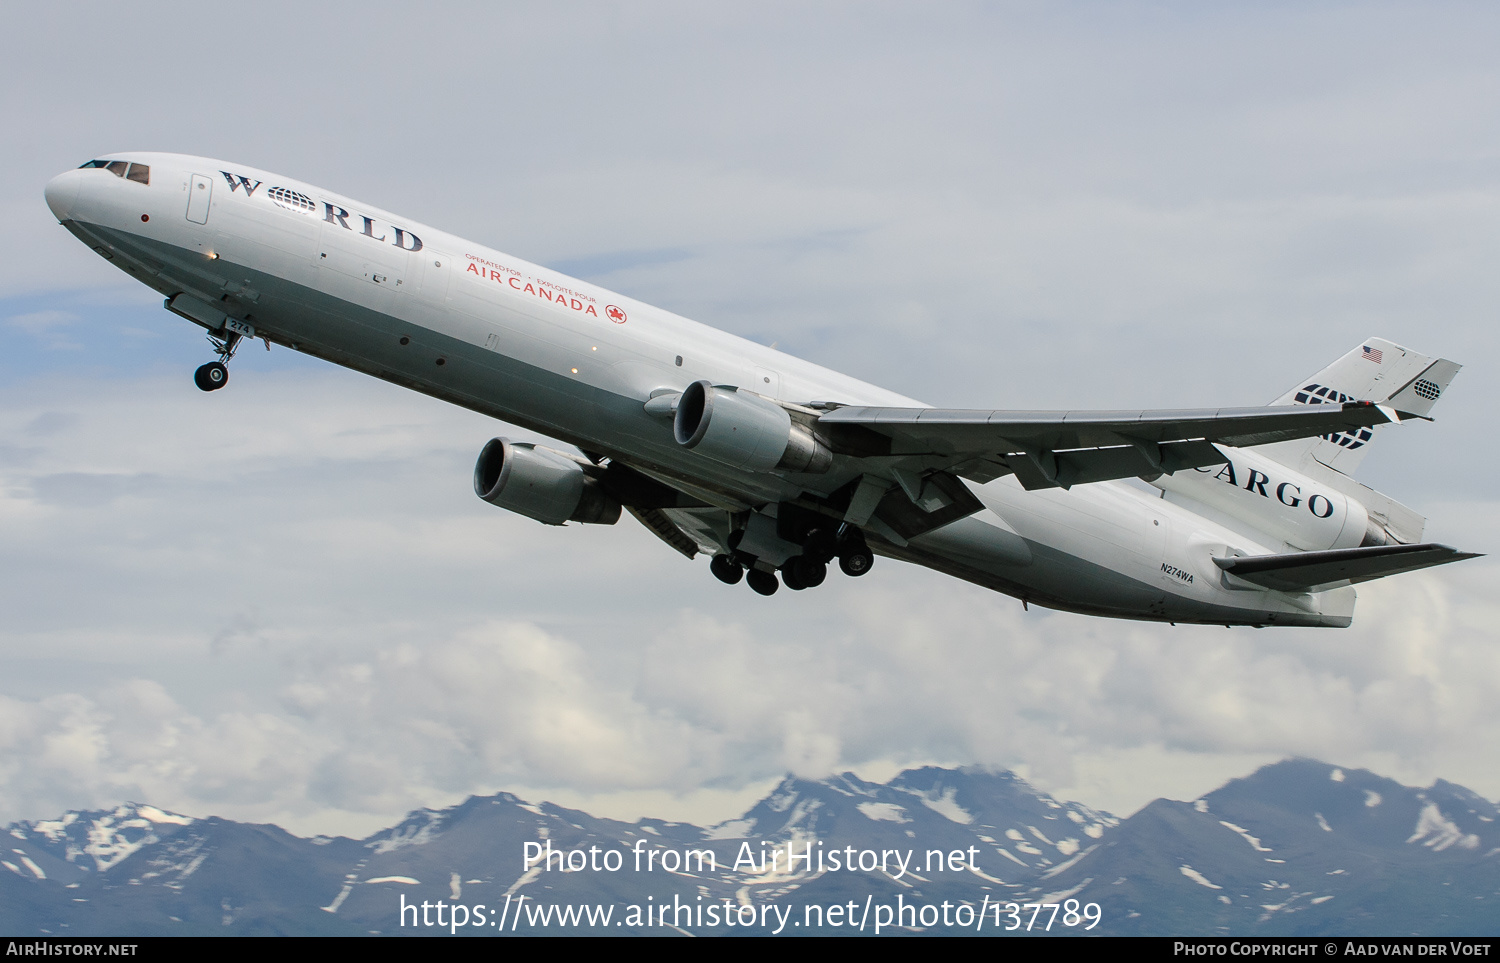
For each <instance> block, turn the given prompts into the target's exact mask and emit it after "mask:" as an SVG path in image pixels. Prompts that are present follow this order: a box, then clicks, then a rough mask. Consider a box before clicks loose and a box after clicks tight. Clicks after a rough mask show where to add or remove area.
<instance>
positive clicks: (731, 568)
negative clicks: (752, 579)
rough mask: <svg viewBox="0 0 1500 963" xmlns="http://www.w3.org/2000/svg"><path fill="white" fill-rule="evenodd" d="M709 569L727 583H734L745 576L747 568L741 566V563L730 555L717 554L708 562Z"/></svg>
mask: <svg viewBox="0 0 1500 963" xmlns="http://www.w3.org/2000/svg"><path fill="white" fill-rule="evenodd" d="M708 570H709V571H710V572H713V573H714V578H716V579H718V580H719V581H721V582H723V583H724V584H725V585H733V584H734V583H736V582H738V581H739V580H740V579H742V578H744V577H745V570H744V569H743V568H740V563H739V562H736V561H735V560H734V559H732V558H730V557H729V556H728V555H715V556H714V557H713V560H712V561H710V562H709V563H708Z"/></svg>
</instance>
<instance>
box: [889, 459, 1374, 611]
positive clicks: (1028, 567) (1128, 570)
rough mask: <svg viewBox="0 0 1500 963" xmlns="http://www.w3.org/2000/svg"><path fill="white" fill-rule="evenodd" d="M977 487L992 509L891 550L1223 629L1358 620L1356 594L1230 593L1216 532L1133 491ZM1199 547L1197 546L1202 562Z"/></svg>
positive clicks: (1084, 603)
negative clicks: (1212, 539)
mask: <svg viewBox="0 0 1500 963" xmlns="http://www.w3.org/2000/svg"><path fill="white" fill-rule="evenodd" d="M976 494H978V495H979V497H980V499H981V501H983V502H984V503H985V506H986V509H987V511H986V512H984V513H981V514H980V515H977V516H973V517H970V518H968V519H964V520H962V521H960V522H955V523H953V524H950V525H947V526H944V527H943V528H940V529H937V530H936V531H934V532H931V533H928V534H926V535H923V536H921V537H919V538H917V539H913V540H912V542H911V543H910V545H909V546H907V547H906V548H904V549H894V548H887V547H882V549H881V551H882V553H883V554H890V555H894V556H895V557H898V558H904V559H907V560H909V561H914V562H918V563H919V564H923V565H926V566H928V567H931V568H935V569H938V570H940V571H944V572H947V573H948V574H951V575H955V576H957V577H959V578H963V579H966V580H967V581H971V582H975V583H977V584H980V585H984V586H986V587H988V588H992V589H994V590H996V591H1001V592H1004V593H1006V594H1008V595H1013V596H1015V597H1017V598H1022V599H1025V600H1026V601H1028V602H1035V603H1037V604H1039V605H1043V606H1046V607H1049V608H1058V609H1065V610H1068V611H1075V612H1083V613H1087V614H1091V615H1110V616H1116V617H1121V618H1148V619H1155V620H1159V621H1169V622H1188V623H1208V624H1220V625H1223V624H1232V625H1233V624H1238V625H1247V624H1248V625H1267V624H1280V625H1288V624H1290V625H1333V626H1343V625H1347V624H1349V616H1350V614H1351V613H1352V596H1350V597H1349V598H1348V599H1344V598H1338V599H1335V598H1325V597H1324V596H1318V597H1310V596H1300V597H1297V596H1290V595H1287V594H1285V593H1279V592H1270V591H1264V590H1258V591H1251V592H1237V591H1233V590H1230V589H1227V588H1225V587H1224V585H1223V579H1222V577H1221V573H1220V572H1219V570H1218V568H1217V566H1214V565H1213V564H1212V560H1211V558H1210V555H1209V550H1208V548H1207V547H1206V546H1205V545H1202V544H1198V543H1201V542H1202V541H1203V538H1204V534H1205V533H1203V532H1201V531H1200V530H1199V527H1198V526H1196V525H1194V524H1193V519H1191V518H1184V517H1182V515H1184V514H1185V513H1180V512H1179V511H1178V510H1177V509H1175V507H1174V506H1170V505H1169V504H1166V503H1163V502H1162V500H1161V499H1153V498H1149V497H1146V496H1144V495H1143V494H1142V493H1138V492H1136V491H1135V490H1134V489H1131V488H1129V487H1127V486H1122V485H1110V484H1096V485H1088V486H1078V487H1076V488H1074V489H1073V490H1072V492H1070V493H1067V494H1066V495H1063V496H1062V497H1059V493H1049V492H1027V491H1025V490H1024V489H1022V488H1020V486H1019V485H1018V484H1015V482H1014V479H1001V480H997V481H995V482H991V483H990V484H988V485H985V486H982V487H979V488H977V489H976ZM1038 495H1040V496H1042V497H1040V498H1039V497H1037V496H1038ZM1208 534H1210V535H1211V534H1212V533H1208ZM1190 543H1193V544H1192V548H1194V549H1196V551H1195V552H1194V553H1193V554H1192V561H1191V562H1190V561H1189V545H1190ZM1198 555H1201V556H1202V558H1201V559H1199V558H1198V557H1197V556H1198ZM1174 562H1175V564H1174ZM1200 562H1201V563H1202V564H1198V563H1200ZM1189 567H1190V568H1191V570H1189ZM1327 594H1328V593H1325V595H1327Z"/></svg>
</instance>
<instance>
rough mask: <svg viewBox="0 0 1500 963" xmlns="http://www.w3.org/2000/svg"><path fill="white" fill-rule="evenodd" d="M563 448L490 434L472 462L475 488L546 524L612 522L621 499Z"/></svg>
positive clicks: (617, 516) (489, 499) (491, 499)
mask: <svg viewBox="0 0 1500 963" xmlns="http://www.w3.org/2000/svg"><path fill="white" fill-rule="evenodd" d="M591 467H592V466H589V467H585V465H584V464H582V463H580V462H579V461H577V460H575V459H573V458H569V457H568V456H567V455H564V454H563V453H562V452H559V451H553V450H552V449H550V448H538V447H536V446H535V445H526V444H516V443H514V442H511V441H508V440H506V439H504V438H492V439H490V442H489V444H487V445H485V446H484V450H483V451H481V452H480V453H479V461H477V462H476V463H475V464H474V493H475V494H476V495H478V496H479V497H480V498H482V499H484V500H485V501H487V502H489V503H490V504H491V505H499V506H500V507H501V508H508V509H510V510H511V511H513V512H516V513H518V514H521V515H525V516H526V517H527V518H534V519H536V520H537V521H539V522H546V523H547V524H548V525H561V524H563V523H564V522H588V523H590V524H597V525H613V524H614V523H615V522H617V521H619V520H620V503H619V501H618V500H616V499H615V498H614V497H613V496H611V495H610V494H609V493H608V492H606V491H605V490H604V486H603V485H602V484H600V482H599V480H598V479H596V478H594V477H592V476H591V475H590V472H589V469H590V468H591Z"/></svg>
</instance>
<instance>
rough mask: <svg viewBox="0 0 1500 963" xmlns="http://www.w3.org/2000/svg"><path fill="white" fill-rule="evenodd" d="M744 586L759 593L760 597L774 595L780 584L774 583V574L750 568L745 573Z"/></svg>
mask: <svg viewBox="0 0 1500 963" xmlns="http://www.w3.org/2000/svg"><path fill="white" fill-rule="evenodd" d="M745 584H746V585H748V586H750V587H751V588H753V589H754V590H755V591H757V592H759V593H760V594H761V595H775V594H776V590H777V589H778V588H780V587H781V583H780V582H778V581H776V574H775V573H774V572H762V571H761V570H760V569H758V568H752V569H751V570H750V571H748V572H746V573H745Z"/></svg>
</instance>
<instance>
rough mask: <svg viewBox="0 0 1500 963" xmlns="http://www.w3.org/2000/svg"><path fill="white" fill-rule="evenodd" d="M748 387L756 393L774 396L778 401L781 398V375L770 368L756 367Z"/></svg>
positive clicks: (769, 396)
mask: <svg viewBox="0 0 1500 963" xmlns="http://www.w3.org/2000/svg"><path fill="white" fill-rule="evenodd" d="M749 387H750V390H751V391H753V392H755V393H756V394H761V395H765V396H766V397H767V398H775V399H777V400H778V401H779V400H780V399H781V375H779V374H777V373H776V372H774V371H772V370H771V369H770V368H756V369H755V378H754V379H753V380H752V381H751V382H750V385H749Z"/></svg>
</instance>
